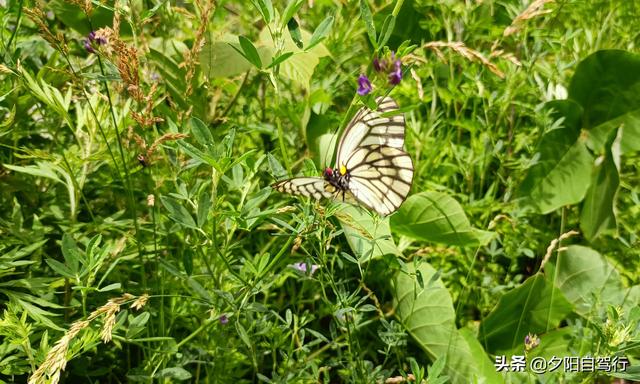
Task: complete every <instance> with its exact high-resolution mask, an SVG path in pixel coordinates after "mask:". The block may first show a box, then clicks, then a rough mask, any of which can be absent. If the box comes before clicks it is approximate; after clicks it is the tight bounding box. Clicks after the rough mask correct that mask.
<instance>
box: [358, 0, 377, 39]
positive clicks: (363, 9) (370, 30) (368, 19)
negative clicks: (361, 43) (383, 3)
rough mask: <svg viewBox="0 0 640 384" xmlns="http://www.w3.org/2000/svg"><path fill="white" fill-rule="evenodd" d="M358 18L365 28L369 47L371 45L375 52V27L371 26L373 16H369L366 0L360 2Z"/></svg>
mask: <svg viewBox="0 0 640 384" xmlns="http://www.w3.org/2000/svg"><path fill="white" fill-rule="evenodd" d="M360 17H362V20H363V21H364V25H365V27H366V28H367V35H369V41H370V42H371V45H373V48H374V50H377V49H378V45H377V39H376V26H375V24H373V15H372V14H371V9H370V8H369V4H368V3H367V0H360Z"/></svg>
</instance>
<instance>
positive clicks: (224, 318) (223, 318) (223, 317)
mask: <svg viewBox="0 0 640 384" xmlns="http://www.w3.org/2000/svg"><path fill="white" fill-rule="evenodd" d="M219 320H220V324H222V325H226V324H227V323H228V322H229V318H228V317H227V315H221V316H220V318H219Z"/></svg>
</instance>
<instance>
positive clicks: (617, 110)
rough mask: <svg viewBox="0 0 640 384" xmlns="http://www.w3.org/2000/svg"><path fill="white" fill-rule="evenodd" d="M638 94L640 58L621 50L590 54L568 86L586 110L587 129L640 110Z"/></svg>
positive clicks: (584, 117)
mask: <svg viewBox="0 0 640 384" xmlns="http://www.w3.org/2000/svg"><path fill="white" fill-rule="evenodd" d="M638 94H640V55H638V54H635V53H631V52H627V51H622V50H602V51H598V52H595V53H593V54H591V55H590V56H588V57H587V58H586V59H584V60H582V61H581V62H580V63H579V64H578V67H577V68H576V72H575V73H574V75H573V77H572V78H571V84H570V85H569V98H570V99H572V100H575V101H576V102H578V103H579V104H580V105H581V106H582V108H583V110H584V116H583V124H584V125H583V127H584V128H585V129H591V128H593V127H596V126H598V125H600V124H602V123H604V122H606V121H609V120H611V119H614V118H616V117H619V116H622V115H624V114H625V113H629V112H631V111H635V110H638V109H640V98H638ZM639 129H640V127H639Z"/></svg>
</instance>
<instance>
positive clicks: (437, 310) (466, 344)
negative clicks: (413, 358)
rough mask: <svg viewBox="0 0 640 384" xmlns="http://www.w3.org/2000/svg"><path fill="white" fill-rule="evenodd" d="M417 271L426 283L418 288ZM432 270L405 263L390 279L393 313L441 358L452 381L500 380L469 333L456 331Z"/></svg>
mask: <svg viewBox="0 0 640 384" xmlns="http://www.w3.org/2000/svg"><path fill="white" fill-rule="evenodd" d="M417 272H420V274H421V275H422V276H423V278H424V280H425V281H429V283H428V285H427V286H426V287H424V289H423V288H420V286H419V284H418V282H417V281H416V279H415V273H417ZM435 275H436V270H435V269H433V267H431V266H430V265H428V264H422V265H421V266H420V267H419V269H418V270H416V269H415V267H414V266H413V265H409V266H408V273H405V272H400V273H398V275H397V276H396V278H395V280H394V282H393V295H394V304H395V308H396V316H397V318H398V320H399V321H400V322H401V323H402V325H403V326H404V327H405V329H406V330H407V332H408V333H409V334H410V335H411V337H413V339H414V340H415V341H416V343H417V344H418V345H419V346H420V348H422V349H423V350H424V351H425V352H426V353H427V355H428V356H429V358H430V359H431V360H432V361H433V360H436V359H440V358H442V357H444V356H446V358H445V361H446V362H445V369H444V371H445V373H446V374H447V375H448V376H449V378H450V380H451V382H452V383H470V382H484V383H502V380H501V379H500V376H499V375H498V374H497V373H496V370H495V367H494V366H493V364H491V362H490V361H489V359H488V357H487V355H486V353H485V352H484V351H483V350H482V347H481V346H480V344H479V343H478V342H477V340H475V339H474V338H473V336H472V335H470V334H469V333H466V332H465V331H458V329H457V328H456V325H455V310H454V308H453V302H452V300H451V296H450V295H449V292H448V291H447V289H446V288H445V286H444V284H443V283H442V280H440V279H438V278H434V277H435Z"/></svg>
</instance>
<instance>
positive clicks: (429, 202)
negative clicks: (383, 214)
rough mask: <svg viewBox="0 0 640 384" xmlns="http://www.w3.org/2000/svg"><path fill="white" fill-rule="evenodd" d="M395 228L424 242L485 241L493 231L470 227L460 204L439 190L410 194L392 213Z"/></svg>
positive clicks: (478, 242) (468, 242) (450, 243)
mask: <svg viewBox="0 0 640 384" xmlns="http://www.w3.org/2000/svg"><path fill="white" fill-rule="evenodd" d="M391 225H392V227H393V230H394V231H397V232H399V233H401V234H403V235H406V236H409V237H412V238H414V239H420V240H425V241H432V242H436V243H443V244H448V245H459V246H478V245H484V244H487V243H488V242H489V241H490V240H491V238H492V237H493V233H492V232H488V231H481V230H479V229H476V228H473V227H472V226H471V224H470V223H469V219H467V216H466V215H465V213H464V211H463V209H462V206H461V205H460V204H459V203H458V202H457V201H455V200H454V199H453V198H452V197H450V196H448V195H445V194H443V193H440V192H420V193H417V194H414V195H412V196H410V197H409V198H408V199H407V200H406V201H405V202H404V203H403V204H402V206H401V207H400V209H399V210H398V212H396V214H394V215H393V216H391Z"/></svg>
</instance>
